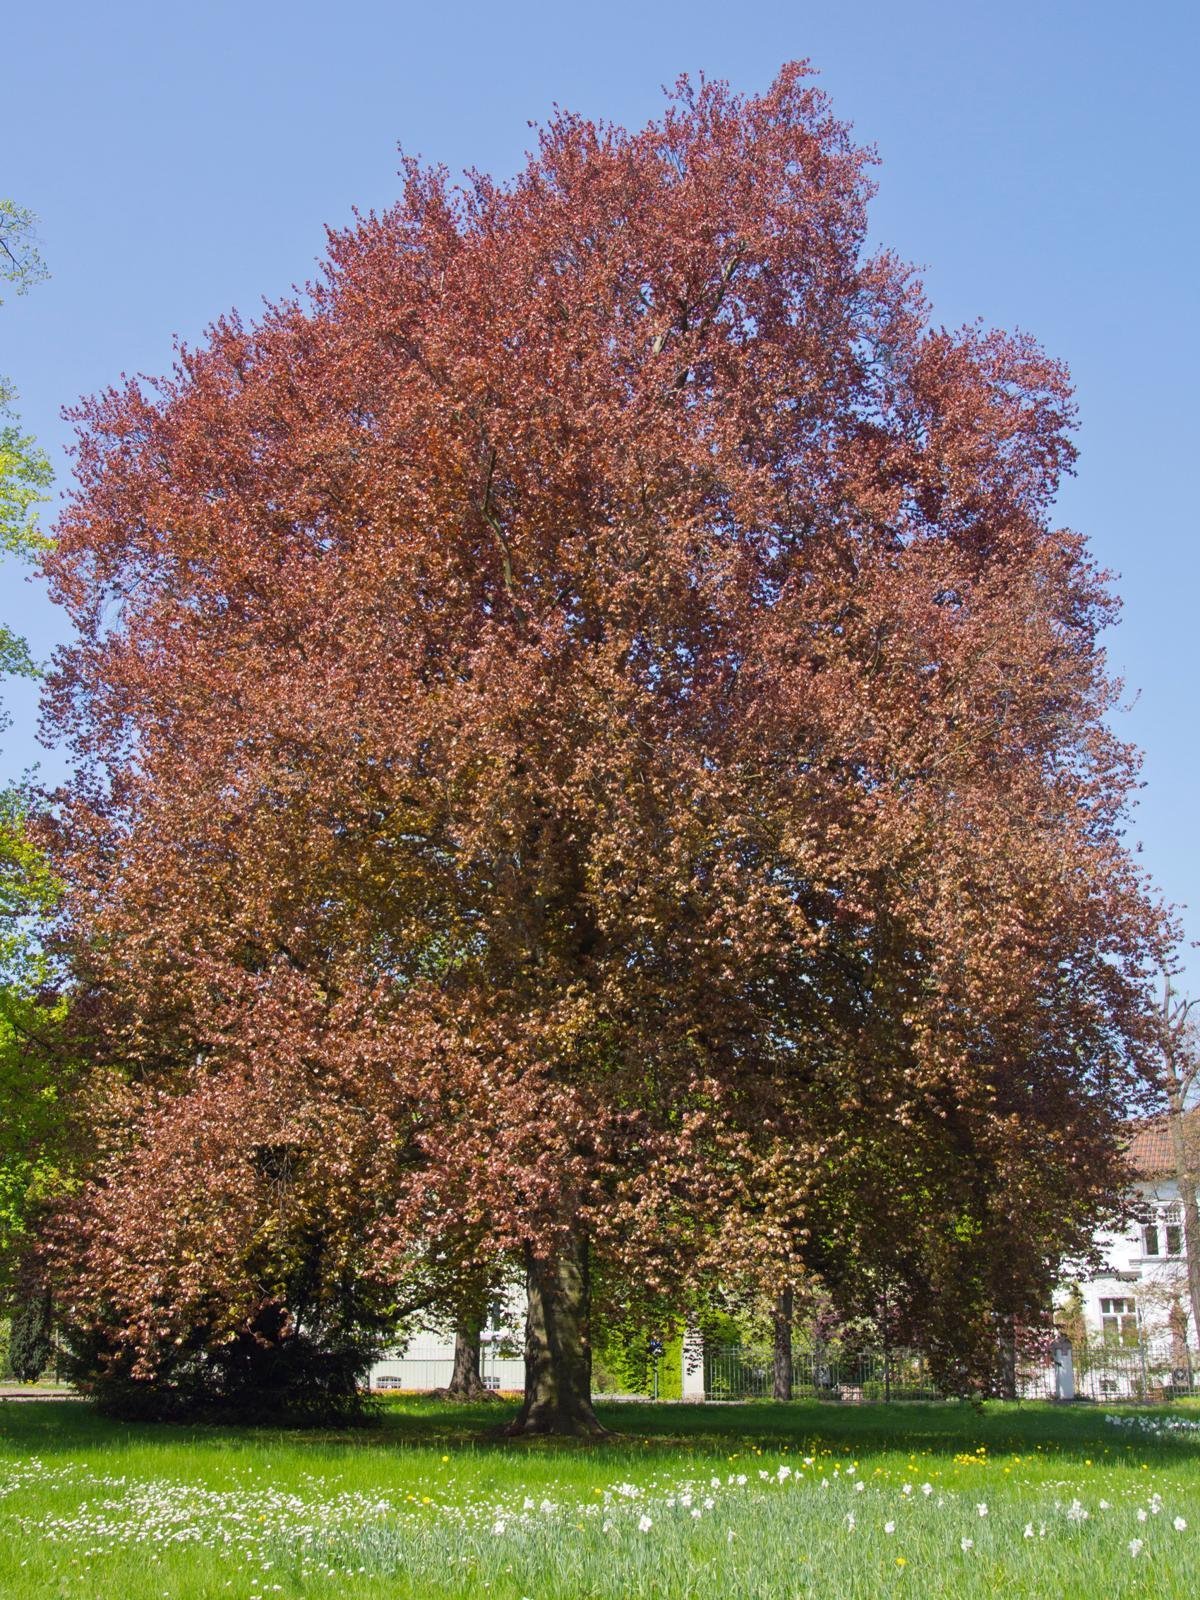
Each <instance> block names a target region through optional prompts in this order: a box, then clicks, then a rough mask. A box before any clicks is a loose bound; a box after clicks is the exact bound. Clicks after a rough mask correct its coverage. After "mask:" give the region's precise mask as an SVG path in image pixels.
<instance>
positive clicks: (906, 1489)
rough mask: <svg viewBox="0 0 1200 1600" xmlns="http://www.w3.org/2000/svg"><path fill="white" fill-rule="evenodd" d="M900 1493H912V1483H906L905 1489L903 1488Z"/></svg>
mask: <svg viewBox="0 0 1200 1600" xmlns="http://www.w3.org/2000/svg"><path fill="white" fill-rule="evenodd" d="M900 1493H901V1494H911V1493H912V1484H911V1483H906V1484H905V1485H904V1487H903V1489H901V1491H900Z"/></svg>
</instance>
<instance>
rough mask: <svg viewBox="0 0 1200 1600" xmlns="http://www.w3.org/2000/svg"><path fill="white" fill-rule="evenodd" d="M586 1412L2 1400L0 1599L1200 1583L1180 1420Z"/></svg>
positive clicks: (1199, 1517)
mask: <svg viewBox="0 0 1200 1600" xmlns="http://www.w3.org/2000/svg"><path fill="white" fill-rule="evenodd" d="M600 1409H601V1416H602V1418H603V1420H604V1421H605V1422H606V1423H607V1424H608V1425H609V1426H610V1427H611V1428H613V1429H614V1430H618V1431H617V1433H616V1435H615V1436H614V1438H613V1439H611V1440H609V1441H605V1442H602V1443H599V1444H583V1445H579V1444H555V1443H550V1444H544V1443H537V1444H522V1445H512V1444H505V1443H503V1442H501V1441H500V1440H499V1439H497V1438H496V1437H495V1429H496V1427H497V1424H498V1423H499V1422H500V1421H501V1420H502V1419H503V1417H504V1416H505V1415H507V1408H506V1407H503V1406H500V1405H495V1406H487V1405H483V1406H477V1407H452V1406H446V1405H439V1404H434V1403H432V1402H426V1401H421V1400H413V1399H406V1400H396V1401H393V1402H391V1403H389V1405H388V1407H387V1409H386V1411H385V1413H384V1416H383V1419H382V1421H381V1422H380V1424H379V1425H378V1426H376V1427H371V1428H366V1429H362V1430H356V1431H354V1432H348V1433H342V1434H332V1433H315V1432H314V1433H277V1432H269V1431H264V1430H250V1429H246V1430H237V1429H231V1428H199V1427H186V1428H184V1427H170V1426H158V1427H154V1426H146V1425H139V1426H132V1425H122V1424H119V1423H113V1422H107V1421H105V1420H103V1419H102V1418H99V1417H97V1416H95V1415H94V1414H93V1413H92V1412H91V1411H90V1409H88V1408H87V1407H86V1406H83V1405H80V1404H72V1403H56V1402H44V1403H43V1402H39V1403H35V1404H15V1403H5V1404H2V1405H0V1596H2V1597H3V1600H35V1597H36V1600H45V1597H53V1596H73V1597H82V1600H163V1597H171V1600H217V1597H222V1600H224V1597H228V1596H237V1597H239V1600H247V1597H250V1596H258V1597H261V1600H270V1597H273V1596H276V1595H281V1596H305V1597H310V1596H311V1597H313V1600H318V1597H319V1600H332V1597H333V1596H342V1595H351V1596H356V1597H357V1596H361V1597H362V1600H374V1597H378V1596H389V1597H393V1596H394V1597H401V1596H404V1597H414V1600H415V1597H420V1600H427V1597H429V1600H436V1597H443V1596H462V1595H484V1594H486V1595H492V1596H496V1597H503V1600H510V1597H512V1600H520V1597H522V1596H526V1597H529V1600H563V1597H567V1596H570V1597H582V1596H597V1597H598V1596H605V1597H612V1600H618V1597H619V1600H627V1597H632V1596H645V1597H655V1600H661V1597H667V1596H672V1597H673V1596H681V1597H682V1596H697V1597H701V1596H703V1597H705V1600H709V1597H712V1600H716V1597H721V1600H727V1597H735V1600H754V1597H767V1596H770V1597H776V1596H789V1597H790V1596H814V1597H821V1600H825V1597H832V1596H836V1597H838V1600H849V1597H863V1600H865V1597H873V1596H876V1595H891V1594H896V1595H910V1596H915V1597H922V1600H923V1597H925V1596H937V1595H945V1596H951V1595H953V1596H976V1595H978V1596H983V1595H985V1594H1001V1595H1031V1596H1032V1595H1036V1596H1047V1597H1048V1596H1054V1597H1059V1596H1080V1597H1083V1596H1087V1597H1089V1600H1091V1597H1094V1596H1101V1595H1103V1596H1106V1597H1108V1596H1124V1595H1144V1596H1153V1597H1155V1600H1159V1597H1166V1596H1173V1595H1180V1596H1183V1595H1187V1596H1192V1595H1194V1594H1196V1593H1197V1592H1198V1591H1200V1431H1174V1432H1167V1431H1162V1424H1164V1423H1168V1424H1169V1423H1170V1422H1177V1421H1179V1420H1181V1419H1187V1420H1192V1421H1198V1422H1200V1412H1197V1411H1194V1410H1193V1411H1187V1410H1184V1409H1182V1408H1175V1409H1174V1410H1171V1411H1159V1412H1142V1413H1138V1414H1137V1420H1136V1421H1135V1423H1134V1424H1133V1425H1131V1426H1114V1425H1113V1424H1112V1423H1111V1422H1108V1421H1106V1415H1107V1414H1106V1413H1105V1412H1104V1411H1102V1410H1100V1409H1093V1408H1087V1407H1082V1406H1081V1407H1078V1408H1074V1407H1069V1408H1054V1407H1050V1406H1043V1405H1033V1404H1028V1405H1020V1406H1017V1405H1001V1404H998V1403H990V1404H989V1405H988V1406H987V1407H986V1408H985V1409H984V1411H983V1412H982V1413H978V1412H976V1411H975V1410H973V1409H972V1408H971V1407H970V1406H966V1405H894V1406H888V1407H885V1406H862V1407H853V1406H845V1407H837V1406H829V1405H819V1404H815V1403H797V1404H795V1405H788V1406H774V1405H769V1404H759V1405H745V1406H706V1407H698V1406H682V1405H659V1406H651V1405H614V1406H609V1407H607V1408H604V1407H602V1408H600ZM1125 1415H1127V1416H1128V1415H1131V1413H1125ZM1147 1423H1149V1424H1150V1425H1151V1427H1150V1429H1149V1430H1148V1429H1147V1427H1146V1424H1147ZM1180 1521H1182V1522H1183V1523H1185V1524H1186V1526H1184V1527H1179V1526H1177V1524H1178V1522H1180Z"/></svg>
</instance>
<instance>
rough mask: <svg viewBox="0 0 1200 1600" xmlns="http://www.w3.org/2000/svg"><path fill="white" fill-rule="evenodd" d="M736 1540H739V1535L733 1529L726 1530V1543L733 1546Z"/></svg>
mask: <svg viewBox="0 0 1200 1600" xmlns="http://www.w3.org/2000/svg"><path fill="white" fill-rule="evenodd" d="M736 1538H737V1535H736V1534H735V1533H734V1531H733V1529H732V1528H726V1530H725V1543H726V1544H732V1543H733V1541H734V1540H735V1539H736Z"/></svg>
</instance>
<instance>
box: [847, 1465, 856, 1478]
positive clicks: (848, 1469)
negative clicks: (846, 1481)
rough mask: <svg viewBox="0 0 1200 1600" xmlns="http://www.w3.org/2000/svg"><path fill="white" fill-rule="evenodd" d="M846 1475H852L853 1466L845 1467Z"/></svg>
mask: <svg viewBox="0 0 1200 1600" xmlns="http://www.w3.org/2000/svg"><path fill="white" fill-rule="evenodd" d="M846 1476H847V1477H848V1478H852V1477H853V1476H854V1468H853V1466H849V1467H847V1468H846Z"/></svg>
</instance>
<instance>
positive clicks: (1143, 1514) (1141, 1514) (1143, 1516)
mask: <svg viewBox="0 0 1200 1600" xmlns="http://www.w3.org/2000/svg"><path fill="white" fill-rule="evenodd" d="M1149 1516H1150V1513H1149V1512H1148V1511H1146V1510H1145V1509H1144V1507H1142V1506H1139V1507H1138V1514H1137V1517H1138V1521H1139V1522H1146V1521H1148V1519H1149Z"/></svg>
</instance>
